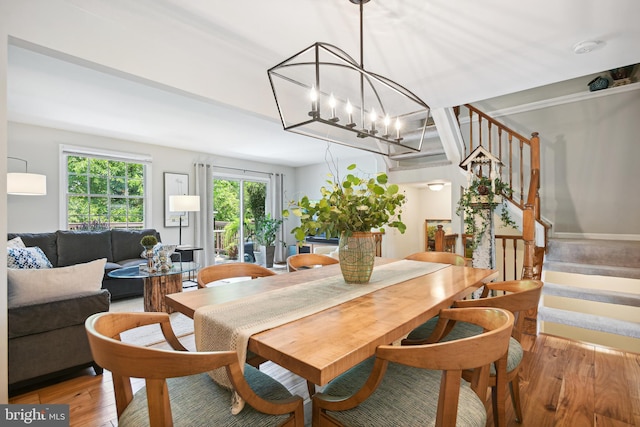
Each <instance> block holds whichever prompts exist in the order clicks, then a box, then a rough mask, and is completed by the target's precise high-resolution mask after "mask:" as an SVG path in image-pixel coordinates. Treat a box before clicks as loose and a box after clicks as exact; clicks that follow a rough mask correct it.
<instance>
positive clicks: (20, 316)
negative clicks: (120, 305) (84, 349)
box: [8, 289, 110, 339]
mask: <svg viewBox="0 0 640 427" xmlns="http://www.w3.org/2000/svg"><path fill="white" fill-rule="evenodd" d="M109 297H110V295H109V291H107V290H106V289H100V290H98V291H93V292H91V293H87V294H83V295H80V296H73V297H71V298H66V299H60V300H57V301H47V302H43V303H39V304H34V305H29V306H23V307H14V308H11V309H9V310H8V322H9V331H8V332H9V339H13V338H18V337H23V336H26V335H33V334H39V333H43V332H47V331H52V330H54V329H63V328H67V327H69V326H73V325H84V321H85V320H86V319H87V317H89V316H91V315H92V314H94V313H100V312H103V311H109V304H110V298H109Z"/></svg>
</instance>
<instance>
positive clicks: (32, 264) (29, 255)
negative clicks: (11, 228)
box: [7, 247, 53, 269]
mask: <svg viewBox="0 0 640 427" xmlns="http://www.w3.org/2000/svg"><path fill="white" fill-rule="evenodd" d="M7 267H8V268H10V269H16V268H19V269H39V268H51V267H53V266H52V265H51V262H50V261H49V259H47V256H46V255H45V254H44V252H42V249H40V248H38V247H34V248H7Z"/></svg>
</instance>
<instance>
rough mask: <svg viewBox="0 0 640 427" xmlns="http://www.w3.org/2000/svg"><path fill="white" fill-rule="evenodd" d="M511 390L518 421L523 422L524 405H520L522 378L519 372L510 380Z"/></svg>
mask: <svg viewBox="0 0 640 427" xmlns="http://www.w3.org/2000/svg"><path fill="white" fill-rule="evenodd" d="M509 390H510V393H509V394H510V395H511V402H512V403H513V410H514V411H515V413H516V421H517V422H518V423H522V407H521V406H520V378H519V376H518V374H516V376H515V377H513V379H512V380H511V382H509Z"/></svg>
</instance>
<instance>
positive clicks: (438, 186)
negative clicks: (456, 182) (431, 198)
mask: <svg viewBox="0 0 640 427" xmlns="http://www.w3.org/2000/svg"><path fill="white" fill-rule="evenodd" d="M427 187H429V190H431V191H440V190H442V189H443V188H444V183H443V182H431V183H429V184H427Z"/></svg>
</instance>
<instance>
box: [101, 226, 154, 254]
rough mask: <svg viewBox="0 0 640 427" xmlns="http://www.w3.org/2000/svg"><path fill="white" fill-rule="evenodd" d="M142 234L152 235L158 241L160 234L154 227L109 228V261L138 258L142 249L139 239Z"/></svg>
mask: <svg viewBox="0 0 640 427" xmlns="http://www.w3.org/2000/svg"><path fill="white" fill-rule="evenodd" d="M144 236H154V237H155V238H156V239H158V241H160V235H159V234H158V233H157V232H156V230H154V229H143V230H122V229H118V228H114V229H113V230H111V249H112V251H113V259H112V260H110V261H115V262H118V261H122V260H123V259H132V258H140V252H141V251H142V249H143V248H142V245H141V244H140V240H142V237H144Z"/></svg>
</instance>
